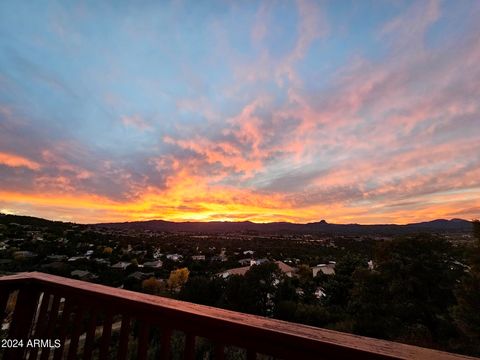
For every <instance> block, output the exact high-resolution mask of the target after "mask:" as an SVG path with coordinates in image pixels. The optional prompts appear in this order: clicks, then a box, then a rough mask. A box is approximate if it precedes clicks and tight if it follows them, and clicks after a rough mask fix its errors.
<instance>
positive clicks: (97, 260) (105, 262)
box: [93, 258, 110, 265]
mask: <svg viewBox="0 0 480 360" xmlns="http://www.w3.org/2000/svg"><path fill="white" fill-rule="evenodd" d="M93 261H95V262H96V263H97V264H101V265H110V261H109V260H107V259H102V258H95V259H93Z"/></svg>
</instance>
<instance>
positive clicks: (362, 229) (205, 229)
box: [0, 213, 472, 235]
mask: <svg viewBox="0 0 480 360" xmlns="http://www.w3.org/2000/svg"><path fill="white" fill-rule="evenodd" d="M2 223H3V224H7V223H18V224H30V225H36V226H45V227H46V226H60V227H65V226H69V225H73V223H64V222H60V221H50V220H45V219H42V218H36V217H31V216H19V215H6V214H1V213H0V224H2ZM88 226H94V227H97V228H110V229H116V230H152V231H169V232H182V231H184V232H200V233H225V232H245V231H252V232H258V233H280V232H287V233H288V232H291V233H322V234H338V235H402V234H413V233H418V232H433V233H469V232H472V222H471V221H467V220H463V219H451V220H445V219H438V220H433V221H427V222H420V223H412V224H407V225H396V224H379V225H359V224H330V223H327V222H326V221H325V220H321V221H319V222H312V223H308V224H296V223H290V222H272V223H254V222H251V221H241V222H224V221H210V222H173V221H164V220H149V221H132V222H117V223H99V224H89V225H88Z"/></svg>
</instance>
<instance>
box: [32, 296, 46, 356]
mask: <svg viewBox="0 0 480 360" xmlns="http://www.w3.org/2000/svg"><path fill="white" fill-rule="evenodd" d="M49 305H50V294H49V293H47V292H44V293H43V295H42V303H41V305H40V310H39V311H38V317H37V320H36V322H35V330H34V332H33V336H32V338H33V339H43V335H44V333H45V331H46V329H47V322H46V321H45V319H46V318H47V311H48V306H49ZM38 349H39V348H38V347H36V346H35V347H34V348H32V349H31V351H30V355H29V357H28V358H29V360H33V359H36V358H37V355H38Z"/></svg>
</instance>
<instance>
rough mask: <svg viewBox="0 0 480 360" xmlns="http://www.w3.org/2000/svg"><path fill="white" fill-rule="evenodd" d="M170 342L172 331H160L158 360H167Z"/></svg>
mask: <svg viewBox="0 0 480 360" xmlns="http://www.w3.org/2000/svg"><path fill="white" fill-rule="evenodd" d="M171 340H172V329H162V338H161V340H160V359H162V360H163V359H165V360H167V359H169V357H170V346H171Z"/></svg>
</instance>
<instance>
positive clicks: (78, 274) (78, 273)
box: [70, 270, 98, 281]
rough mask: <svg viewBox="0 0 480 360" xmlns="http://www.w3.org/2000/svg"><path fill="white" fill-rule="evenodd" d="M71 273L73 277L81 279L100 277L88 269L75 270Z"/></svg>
mask: <svg viewBox="0 0 480 360" xmlns="http://www.w3.org/2000/svg"><path fill="white" fill-rule="evenodd" d="M70 275H72V277H75V278H78V279H80V280H83V281H86V280H95V279H97V278H98V276H97V275H95V274H93V273H91V272H90V271H86V270H73V271H72V272H71V273H70Z"/></svg>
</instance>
